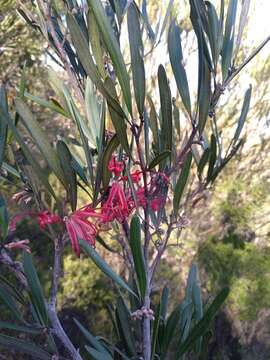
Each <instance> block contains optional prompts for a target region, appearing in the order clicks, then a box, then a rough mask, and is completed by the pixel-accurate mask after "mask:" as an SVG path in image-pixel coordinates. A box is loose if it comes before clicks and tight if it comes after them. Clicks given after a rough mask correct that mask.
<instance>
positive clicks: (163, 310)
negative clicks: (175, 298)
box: [160, 286, 169, 321]
mask: <svg viewBox="0 0 270 360" xmlns="http://www.w3.org/2000/svg"><path fill="white" fill-rule="evenodd" d="M168 304H169V288H168V287H167V286H165V287H164V289H163V291H162V295H161V301H160V318H161V319H162V320H163V321H165V320H166V316H167V310H168Z"/></svg>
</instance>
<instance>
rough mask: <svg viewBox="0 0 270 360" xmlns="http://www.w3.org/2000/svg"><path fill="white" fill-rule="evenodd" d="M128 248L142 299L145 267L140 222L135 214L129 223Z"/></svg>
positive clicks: (144, 287) (144, 288)
mask: <svg viewBox="0 0 270 360" xmlns="http://www.w3.org/2000/svg"><path fill="white" fill-rule="evenodd" d="M130 248H131V251H132V256H133V260H134V266H135V271H136V275H137V279H138V283H139V288H140V294H141V298H142V299H144V295H145V290H146V269H145V264H144V258H143V252H142V243H141V224H140V219H139V217H138V216H137V215H134V216H133V218H132V220H131V224H130Z"/></svg>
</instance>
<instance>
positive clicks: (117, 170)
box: [108, 156, 124, 177]
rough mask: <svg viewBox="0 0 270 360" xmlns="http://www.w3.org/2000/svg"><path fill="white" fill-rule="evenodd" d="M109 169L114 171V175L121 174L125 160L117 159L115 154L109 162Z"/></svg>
mask: <svg viewBox="0 0 270 360" xmlns="http://www.w3.org/2000/svg"><path fill="white" fill-rule="evenodd" d="M108 170H109V171H110V172H112V173H114V175H115V176H117V177H118V176H119V175H120V174H121V172H122V171H123V170H124V163H123V161H117V160H116V157H115V156H113V157H112V159H111V160H110V162H109V165H108Z"/></svg>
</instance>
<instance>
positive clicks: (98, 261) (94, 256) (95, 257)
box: [79, 240, 136, 296]
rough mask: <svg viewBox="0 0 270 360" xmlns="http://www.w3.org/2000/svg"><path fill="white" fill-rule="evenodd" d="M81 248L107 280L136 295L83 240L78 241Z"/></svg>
mask: <svg viewBox="0 0 270 360" xmlns="http://www.w3.org/2000/svg"><path fill="white" fill-rule="evenodd" d="M79 243H80V245H81V247H82V248H83V249H84V251H85V252H86V254H87V255H88V256H89V257H90V258H91V259H92V260H93V262H94V263H95V264H96V265H97V267H98V268H99V269H100V270H101V271H102V272H104V274H106V275H107V276H108V277H109V278H111V279H112V280H113V281H114V282H115V283H116V284H117V285H119V286H121V287H122V288H123V289H125V290H127V291H129V292H130V293H131V294H133V295H134V296H136V294H135V293H134V292H133V291H132V290H131V289H130V287H129V286H128V285H127V284H126V283H125V281H124V280H122V279H121V278H120V277H119V276H118V275H117V274H116V273H115V272H114V271H113V270H112V269H111V268H110V266H109V265H108V264H107V263H106V262H105V261H104V260H103V259H102V257H101V256H100V255H99V254H98V253H97V252H96V251H95V249H93V248H92V246H90V245H89V244H87V243H86V242H85V241H84V240H79Z"/></svg>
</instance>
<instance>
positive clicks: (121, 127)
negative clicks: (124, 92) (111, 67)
mask: <svg viewBox="0 0 270 360" xmlns="http://www.w3.org/2000/svg"><path fill="white" fill-rule="evenodd" d="M105 86H106V88H107V90H108V91H109V92H110V94H112V96H113V97H114V98H115V99H116V98H117V94H116V90H115V86H114V83H113V81H112V79H111V78H109V77H107V78H106V79H105ZM108 107H109V112H110V116H111V120H112V123H113V126H114V128H115V131H116V134H117V136H118V139H119V141H120V143H121V145H122V146H123V149H124V150H125V151H126V153H127V154H130V149H129V144H128V138H127V126H126V123H125V118H124V117H123V116H121V115H120V114H119V113H118V112H116V111H115V110H114V108H113V107H112V106H111V105H110V103H108Z"/></svg>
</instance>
